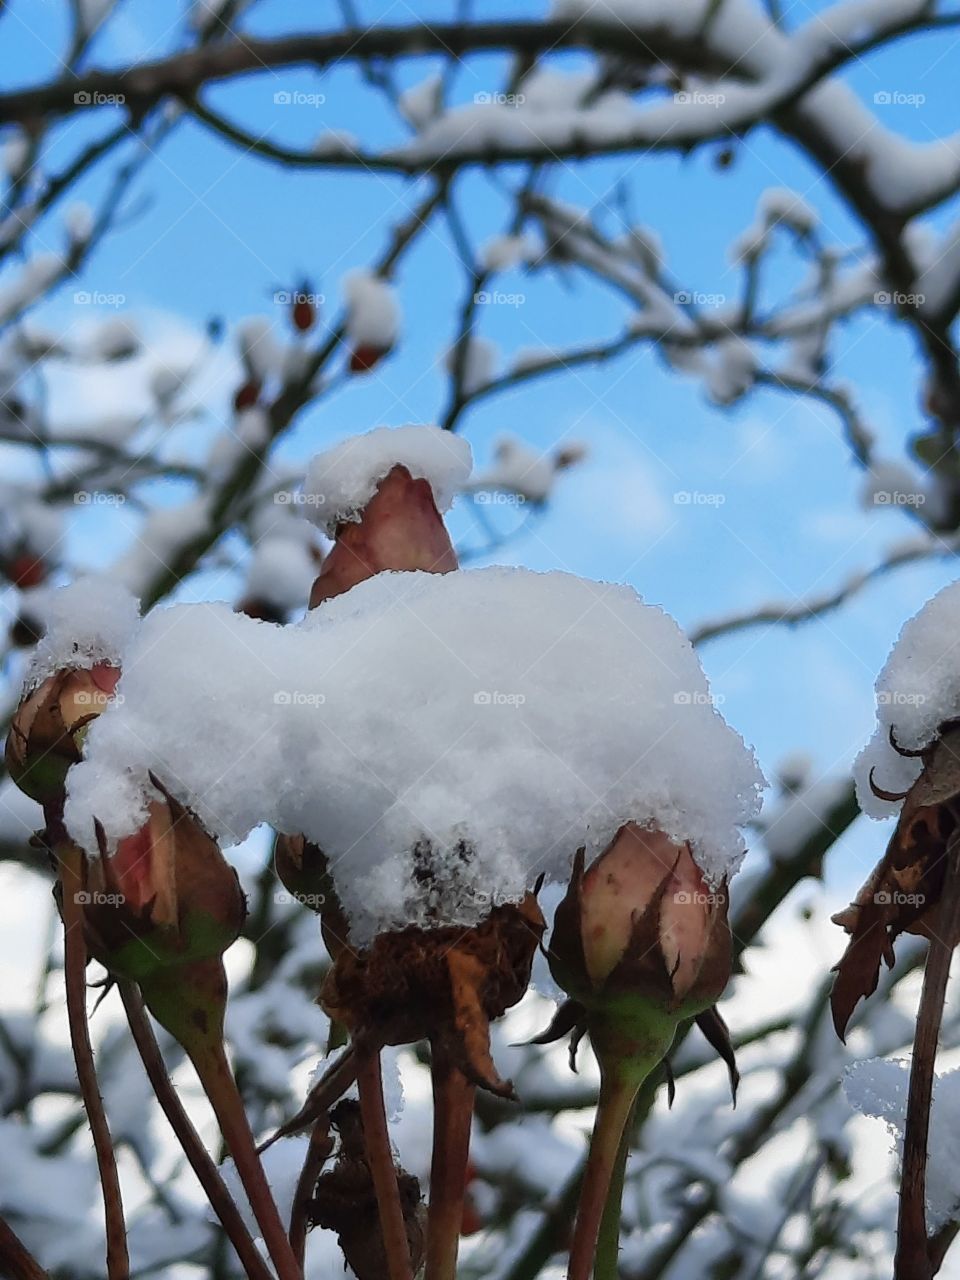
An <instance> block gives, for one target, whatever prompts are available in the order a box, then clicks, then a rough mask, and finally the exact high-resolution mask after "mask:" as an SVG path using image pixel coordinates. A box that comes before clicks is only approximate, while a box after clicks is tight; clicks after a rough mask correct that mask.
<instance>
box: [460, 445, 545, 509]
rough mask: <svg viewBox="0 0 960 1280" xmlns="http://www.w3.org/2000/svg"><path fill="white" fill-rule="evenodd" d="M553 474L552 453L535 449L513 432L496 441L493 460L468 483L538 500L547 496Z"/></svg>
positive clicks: (543, 499)
mask: <svg viewBox="0 0 960 1280" xmlns="http://www.w3.org/2000/svg"><path fill="white" fill-rule="evenodd" d="M556 476H557V465H556V460H555V458H554V457H553V456H551V455H550V454H548V453H544V454H540V453H537V452H535V451H534V450H533V449H531V448H530V446H529V445H527V444H524V442H523V441H522V440H518V439H517V438H516V437H515V436H504V437H503V438H501V439H500V440H498V441H497V445H496V448H495V450H494V460H493V464H492V465H491V466H490V467H488V468H487V469H486V470H485V471H480V472H478V473H477V474H476V475H475V476H474V477H473V480H472V482H471V485H470V487H471V489H502V490H506V491H507V492H509V493H516V494H519V495H520V496H521V497H523V498H525V499H527V500H528V501H530V502H537V503H539V502H546V500H547V498H549V497H550V494H551V492H552V491H553V485H554V481H555V480H556Z"/></svg>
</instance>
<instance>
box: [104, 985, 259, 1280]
mask: <svg viewBox="0 0 960 1280" xmlns="http://www.w3.org/2000/svg"><path fill="white" fill-rule="evenodd" d="M118 986H119V989H120V998H121V1000H122V1001H123V1007H124V1009H125V1010H126V1014H127V1022H128V1023H129V1024H130V1031H131V1033H132V1035H133V1040H134V1043H135V1044H136V1046H137V1050H138V1051H139V1053H140V1057H141V1059H142V1060H143V1065H144V1068H145V1070H146V1073H147V1076H148V1077H149V1079H150V1084H151V1085H152V1086H153V1091H154V1093H155V1094H156V1096H157V1101H158V1102H159V1103H160V1107H161V1109H162V1111H163V1113H164V1115H165V1116H166V1117H167V1119H168V1120H169V1122H170V1128H171V1129H172V1130H173V1132H174V1134H175V1135H176V1138H177V1141H178V1142H179V1143H180V1146H181V1147H182V1148H183V1152H184V1154H185V1155H186V1157H187V1159H188V1160H189V1162H190V1167H191V1168H192V1169H193V1171H194V1173H195V1174H196V1175H197V1181H198V1182H199V1183H200V1185H201V1187H202V1188H203V1190H204V1192H205V1193H206V1196H207V1199H208V1200H209V1201H210V1205H211V1207H212V1208H213V1211H214V1212H215V1213H216V1215H217V1217H218V1218H219V1219H220V1222H221V1225H222V1226H223V1229H224V1231H225V1232H226V1233H227V1237H228V1238H229V1240H230V1243H231V1244H232V1245H233V1247H234V1249H235V1250H236V1254H237V1257H238V1258H239V1259H240V1264H241V1266H242V1267H243V1269H244V1271H245V1272H246V1273H247V1276H248V1277H249V1278H250V1280H273V1275H272V1272H271V1271H270V1268H269V1267H268V1266H267V1264H266V1262H265V1261H264V1259H263V1257H262V1256H261V1254H260V1251H259V1250H258V1249H257V1246H256V1245H255V1244H254V1242H253V1237H252V1236H251V1235H250V1232H249V1231H248V1230H247V1228H246V1226H245V1225H244V1221H243V1218H242V1217H241V1215H240V1210H239V1209H238V1208H237V1206H236V1205H235V1204H234V1202H233V1200H232V1199H231V1196H230V1193H229V1191H228V1190H227V1188H226V1184H225V1183H224V1181H223V1179H222V1178H221V1177H220V1172H219V1170H218V1169H217V1166H216V1165H215V1164H214V1162H213V1160H212V1158H211V1156H210V1154H209V1153H208V1151H207V1149H206V1147H205V1146H204V1145H203V1143H202V1142H201V1140H200V1135H199V1134H198V1133H197V1131H196V1129H195V1128H194V1126H193V1123H192V1122H191V1120H190V1118H189V1116H188V1115H187V1113H186V1111H185V1110H184V1108H183V1104H182V1103H181V1101H180V1099H179V1097H178V1096H177V1093H176V1090H175V1089H174V1087H173V1085H172V1084H171V1082H170V1077H169V1075H168V1074H167V1068H166V1064H165V1063H164V1061H163V1055H162V1054H161V1052H160V1046H159V1045H158V1044H157V1038H156V1036H155V1035H154V1033H153V1027H152V1026H151V1024H150V1019H149V1017H148V1016H147V1012H146V1009H145V1008H144V1005H143V999H142V997H141V995H140V990H139V988H138V987H137V986H136V984H135V983H133V982H130V981H128V980H127V979H121V980H120V981H119V983H118Z"/></svg>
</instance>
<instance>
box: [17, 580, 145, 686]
mask: <svg viewBox="0 0 960 1280" xmlns="http://www.w3.org/2000/svg"><path fill="white" fill-rule="evenodd" d="M138 620H139V612H138V602H137V600H136V599H135V597H134V596H132V595H131V594H130V592H129V591H127V590H126V588H125V587H122V586H120V584H119V583H117V582H114V581H112V580H111V579H109V578H101V577H89V578H78V579H77V581H76V582H72V583H71V584H70V585H69V586H68V587H64V588H62V589H61V590H59V591H51V592H50V593H49V595H48V596H47V598H46V601H45V608H44V625H45V627H46V630H45V632H44V634H43V638H42V639H41V640H40V642H39V643H38V645H37V647H36V649H35V650H34V655H33V660H32V662H31V663H30V668H29V670H28V672H27V679H26V684H27V687H28V688H33V687H35V686H36V685H38V684H39V683H40V681H41V680H43V679H45V678H46V677H47V676H48V675H52V674H53V672H54V671H60V670H62V669H63V668H64V667H90V666H93V665H94V663H97V662H113V663H115V662H117V661H118V660H119V659H120V657H121V656H122V654H123V652H124V649H125V648H126V646H127V644H128V643H129V642H130V640H131V639H132V637H133V635H134V633H135V631H136V629H137V623H138Z"/></svg>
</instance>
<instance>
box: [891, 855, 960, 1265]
mask: <svg viewBox="0 0 960 1280" xmlns="http://www.w3.org/2000/svg"><path fill="white" fill-rule="evenodd" d="M958 931H960V832H956V831H955V832H954V833H953V835H952V836H951V837H950V840H949V841H948V843H947V853H946V869H945V873H944V880H943V891H942V896H941V898H940V910H939V927H938V928H937V929H936V930H935V931H931V938H930V948H929V950H928V952H927V962H926V964H925V966H924V970H923V990H922V992H921V994H920V1007H919V1010H918V1012H917V1031H916V1036H915V1038H914V1042H913V1059H912V1061H911V1064H910V1091H909V1094H908V1096H907V1121H906V1128H905V1131H904V1136H903V1172H902V1174H901V1178H900V1212H899V1215H898V1218H897V1251H896V1255H895V1258H894V1280H930V1277H932V1276H933V1274H934V1271H933V1266H932V1263H931V1261H930V1250H929V1243H928V1240H927V1209H926V1198H927V1197H926V1176H927V1138H928V1134H929V1128H930V1104H931V1102H932V1101H933V1071H934V1066H935V1064H936V1058H937V1043H938V1041H939V1039H940V1024H941V1022H942V1021H943V1001H944V996H945V995H946V990H947V980H948V978H949V977H950V961H951V959H952V956H953V948H954V946H955V944H956V941H957V935H958Z"/></svg>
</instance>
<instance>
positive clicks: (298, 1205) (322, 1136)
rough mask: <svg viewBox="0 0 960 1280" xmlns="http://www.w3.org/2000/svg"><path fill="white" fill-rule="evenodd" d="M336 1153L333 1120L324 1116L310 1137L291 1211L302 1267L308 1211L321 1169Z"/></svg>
mask: <svg viewBox="0 0 960 1280" xmlns="http://www.w3.org/2000/svg"><path fill="white" fill-rule="evenodd" d="M332 1150H333V1139H332V1138H331V1137H330V1121H329V1117H327V1116H325V1115H323V1116H321V1117H320V1119H319V1120H317V1122H316V1124H315V1125H314V1126H313V1131H312V1132H311V1134H310V1143H309V1145H308V1147H307V1154H306V1157H305V1158H304V1161H303V1167H302V1168H301V1170H300V1177H299V1178H298V1179H297V1189H296V1191H295V1192H294V1196H293V1208H292V1209H291V1210H290V1247H291V1248H292V1249H293V1254H294V1257H295V1258H296V1260H297V1261H298V1262H299V1263H300V1266H301V1267H302V1266H303V1259H304V1255H305V1253H306V1247H307V1211H308V1210H309V1208H310V1201H311V1200H312V1199H313V1193H314V1190H315V1188H316V1185H317V1179H318V1178H319V1176H320V1170H321V1169H322V1168H323V1166H324V1163H325V1161H326V1159H327V1157H328V1156H329V1155H330V1152H331V1151H332Z"/></svg>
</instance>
